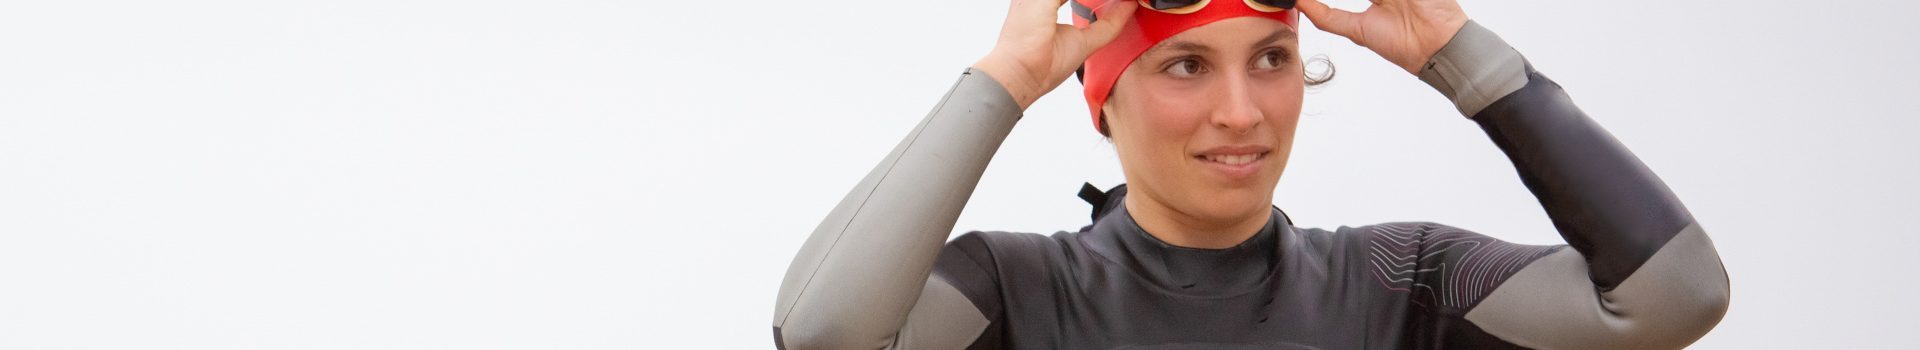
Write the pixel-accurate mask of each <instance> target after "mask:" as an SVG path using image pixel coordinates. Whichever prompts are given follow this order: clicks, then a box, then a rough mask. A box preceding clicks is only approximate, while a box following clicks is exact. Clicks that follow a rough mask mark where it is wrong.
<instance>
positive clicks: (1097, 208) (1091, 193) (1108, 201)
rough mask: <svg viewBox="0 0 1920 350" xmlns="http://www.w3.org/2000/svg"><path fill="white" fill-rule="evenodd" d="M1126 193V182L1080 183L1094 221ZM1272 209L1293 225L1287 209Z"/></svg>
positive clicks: (1082, 197) (1118, 202) (1110, 208)
mask: <svg viewBox="0 0 1920 350" xmlns="http://www.w3.org/2000/svg"><path fill="white" fill-rule="evenodd" d="M1126 195H1127V184H1120V185H1119V186H1113V189H1110V190H1106V191H1101V190H1100V188H1099V187H1093V183H1081V184H1080V199H1081V200H1085V201H1087V204H1088V205H1092V206H1093V215H1092V216H1093V221H1094V222H1100V217H1102V216H1107V213H1111V212H1113V209H1114V208H1118V207H1119V206H1120V205H1121V204H1120V199H1121V198H1125V197H1126ZM1273 210H1274V211H1279V212H1280V220H1282V221H1286V222H1287V225H1288V226H1292V225H1293V216H1290V215H1287V211H1285V210H1280V206H1278V205H1276V206H1273Z"/></svg>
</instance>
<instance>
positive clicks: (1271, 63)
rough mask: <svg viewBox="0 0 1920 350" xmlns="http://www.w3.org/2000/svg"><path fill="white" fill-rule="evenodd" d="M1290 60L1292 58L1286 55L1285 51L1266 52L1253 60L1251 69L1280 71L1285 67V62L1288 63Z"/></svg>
mask: <svg viewBox="0 0 1920 350" xmlns="http://www.w3.org/2000/svg"><path fill="white" fill-rule="evenodd" d="M1292 58H1293V57H1292V56H1290V55H1287V50H1281V49H1274V50H1267V52H1264V53H1261V54H1260V57H1257V58H1256V59H1254V60H1253V68H1254V69H1256V70H1271V69H1280V68H1281V67H1285V66H1286V65H1287V61H1290V60H1291V59H1292Z"/></svg>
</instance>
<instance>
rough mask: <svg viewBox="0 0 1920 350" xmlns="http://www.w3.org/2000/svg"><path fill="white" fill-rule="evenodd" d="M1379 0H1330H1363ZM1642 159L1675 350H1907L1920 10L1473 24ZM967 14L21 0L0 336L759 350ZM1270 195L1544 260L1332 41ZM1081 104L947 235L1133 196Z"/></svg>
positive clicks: (1460, 124) (1311, 36)
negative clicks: (1091, 188) (1678, 335)
mask: <svg viewBox="0 0 1920 350" xmlns="http://www.w3.org/2000/svg"><path fill="white" fill-rule="evenodd" d="M1363 4H1365V2H1363V1H1357V0H1343V1H1340V2H1338V3H1336V5H1345V6H1348V7H1349V8H1355V7H1357V6H1360V5H1363ZM1465 6H1466V8H1467V10H1468V13H1469V14H1470V15H1472V16H1473V17H1474V18H1476V19H1477V20H1479V21H1480V22H1481V23H1483V24H1484V25H1486V26H1487V27H1489V28H1492V29H1493V30H1494V31H1496V32H1498V33H1500V34H1501V35H1502V36H1504V37H1505V38H1506V39H1507V40H1508V41H1509V42H1511V43H1512V44H1513V45H1514V46H1516V47H1518V48H1519V49H1520V50H1521V52H1522V53H1524V54H1526V55H1527V56H1528V57H1529V58H1530V59H1531V60H1532V61H1533V62H1534V63H1535V64H1536V66H1537V67H1539V68H1540V69H1541V70H1542V71H1544V72H1545V73H1546V74H1548V75H1550V76H1551V77H1553V78H1554V79H1555V80H1557V81H1559V82H1560V83H1561V84H1563V85H1565V86H1566V88H1567V89H1568V90H1569V91H1570V92H1571V94H1572V95H1573V96H1574V97H1575V99H1576V100H1578V101H1579V102H1580V104H1581V106H1582V107H1583V108H1584V109H1585V110H1586V111H1587V112H1589V113H1590V114H1592V115H1593V116H1594V117H1595V118H1596V119H1597V120H1599V121H1600V122H1601V123H1602V124H1603V125H1605V126H1606V127H1608V128H1609V129H1610V130H1612V131H1613V133H1614V134H1615V135H1617V136H1618V137H1619V138H1620V139H1621V140H1622V141H1624V142H1625V143H1626V144H1627V145H1629V146H1630V147H1631V148H1633V149H1634V150H1635V151H1636V152H1637V153H1638V154H1639V155H1640V157H1641V158H1642V159H1644V160H1645V161H1646V162H1647V163H1648V164H1649V165H1651V166H1652V168H1653V169H1654V170H1655V171H1657V172H1659V173H1660V174H1661V175H1662V176H1663V177H1664V179H1665V180H1666V181H1667V183H1668V184H1669V185H1671V186H1672V187H1673V188H1674V190H1675V191H1677V192H1678V193H1679V196H1680V198H1681V199H1683V200H1685V201H1686V203H1687V205H1688V206H1689V207H1690V208H1691V209H1692V211H1693V213H1694V215H1695V216H1697V217H1698V218H1699V220H1700V221H1701V222H1703V223H1704V225H1705V227H1706V228H1707V229H1708V232H1709V233H1710V234H1711V236H1712V237H1713V239H1714V240H1715V242H1716V243H1717V244H1718V247H1719V250H1720V253H1721V255H1722V257H1723V258H1724V259H1725V263H1726V266H1727V268H1728V270H1729V272H1730V273H1731V278H1732V283H1733V304H1732V309H1731V310H1730V311H1729V312H1728V314H1727V316H1726V319H1725V321H1723V322H1722V323H1721V324H1720V326H1719V328H1718V329H1716V330H1714V332H1713V333H1711V334H1709V335H1708V336H1707V337H1706V338H1705V339H1704V340H1702V341H1701V342H1700V343H1698V344H1697V347H1698V348H1726V349H1731V348H1856V347H1864V348H1913V347H1916V346H1920V338H1916V337H1915V336H1914V334H1913V332H1914V330H1915V329H1920V321H1916V318H1914V317H1912V316H1913V315H1914V314H1915V313H1916V312H1920V302H1917V301H1915V300H1916V299H1915V298H1913V297H1912V296H1911V294H1912V293H1913V292H1914V290H1915V288H1916V287H1920V283H1917V282H1915V280H1914V279H1913V277H1911V276H1912V275H1913V274H1912V273H1911V271H1912V269H1913V266H1912V262H1913V261H1914V259H1913V255H1911V254H1913V252H1915V251H1916V250H1917V249H1920V239H1916V238H1915V237H1914V236H1913V233H1915V231H1916V230H1915V229H1914V228H1912V227H1913V219H1912V218H1913V216H1914V215H1915V213H1916V212H1920V185H1916V182H1915V181H1914V180H1913V179H1915V178H1916V177H1920V141H1916V140H1914V139H1913V138H1912V136H1913V135H1914V134H1915V133H1916V132H1920V121H1916V120H1915V118H1916V117H1920V116H1917V115H1916V113H1915V112H1916V111H1920V67H1916V63H1920V40H1916V39H1915V37H1916V36H1917V34H1920V21H1915V20H1913V17H1912V16H1913V15H1914V13H1916V12H1920V6H1916V5H1914V4H1913V3H1912V2H1906V1H1853V2H1844V3H1826V2H1794V1H1738V2H1727V1H1679V2H1608V1H1552V2H1545V1H1513V0H1500V1H1494V0H1487V1H1479V0H1469V1H1468V2H1467V3H1466V4H1465ZM1004 11H1005V3H1004V2H1002V1H998V0H976V1H878V0H845V1H834V2H827V3H821V2H810V1H760V0H750V1H680V2H663V1H522V2H500V1H404V0H403V1H309V2H263V1H18V0H11V1H6V2H5V3H4V4H0V348H4V349H453V348H459V349H616V348H728V349H734V348H766V347H770V346H771V331H770V328H769V326H770V320H771V319H772V313H773V302H774V296H775V290H776V288H777V287H778V285H779V283H780V279H781V276H782V273H783V271H784V270H785V269H786V265H787V263H788V261H789V260H790V259H791V258H792V256H793V253H794V252H795V251H796V249H797V248H798V247H799V246H800V243H801V241H802V240H803V238H805V236H806V235H807V234H808V233H809V232H810V231H811V230H812V228H813V227H814V225H815V224H816V223H817V222H818V221H817V220H819V219H820V218H821V216H822V215H823V214H825V213H826V212H827V211H828V209H829V208H830V207H831V206H832V204H833V203H835V202H836V201H838V200H839V199H840V196H841V194H843V193H844V191H846V190H847V189H849V188H850V187H851V186H852V185H853V184H854V183H855V182H856V181H858V180H859V178H860V177H861V176H863V175H864V174H865V173H866V172H867V171H868V169H869V168H870V167H871V166H872V165H873V164H874V163H875V162H877V161H878V160H879V159H880V158H881V157H882V156H883V155H884V154H885V153H886V151H887V150H888V149H889V148H891V147H892V146H893V145H894V143H895V142H896V141H898V138H899V137H900V136H902V135H903V134H904V133H905V132H906V131H907V130H908V129H909V128H910V127H911V126H912V125H913V124H914V123H915V122H916V121H918V120H919V119H920V118H921V117H922V116H924V114H925V113H926V111H927V110H928V109H929V108H930V107H932V105H933V103H934V102H935V101H936V100H937V99H938V98H939V96H940V95H941V93H943V92H945V90H946V89H947V87H948V86H949V85H950V84H951V83H952V82H953V80H954V79H955V78H956V77H957V75H958V73H959V72H960V71H961V70H962V68H963V67H965V66H967V65H969V64H971V63H972V62H973V61H974V60H975V59H977V58H978V57H979V56H980V55H982V54H984V53H985V52H987V50H988V49H989V48H990V47H991V45H992V42H993V38H994V36H995V33H996V32H997V30H998V27H999V22H1000V19H1001V17H1002V16H1003V14H1004ZM1303 45H1304V51H1306V53H1308V54H1326V55H1329V56H1330V57H1331V58H1332V59H1333V61H1334V62H1335V64H1336V65H1337V66H1338V68H1339V76H1338V77H1337V78H1336V79H1335V80H1334V83H1333V84H1332V85H1330V86H1327V87H1324V88H1320V89H1315V90H1312V91H1310V92H1309V93H1308V95H1307V97H1306V99H1307V106H1306V115H1305V116H1304V120H1303V122H1302V126H1301V130H1300V131H1299V136H1298V140H1297V144H1296V146H1295V154H1294V156H1293V162H1292V164H1291V165H1290V166H1289V168H1288V170H1289V171H1288V173H1287V175H1286V177H1285V178H1284V180H1283V181H1281V187H1280V190H1279V193H1278V195H1277V196H1278V204H1279V205H1280V206H1281V207H1282V208H1285V209H1287V210H1288V212H1289V213H1290V214H1292V215H1293V217H1294V218H1295V219H1296V221H1298V222H1299V223H1300V224H1301V225H1305V226H1319V227H1334V226H1339V225H1343V224H1345V225H1359V224H1370V223H1377V222H1383V221H1397V220H1430V221H1438V222H1443V223H1448V224H1452V225H1455V226H1461V227H1466V228H1470V229H1474V230H1477V231H1480V232H1484V233H1488V234H1491V235H1494V236H1497V237H1501V238H1505V239H1508V240H1513V241H1519V242H1527V243H1542V244H1545V243H1556V242H1558V240H1559V237H1558V236H1557V235H1556V234H1555V232H1554V230H1553V227H1552V225H1551V224H1550V223H1549V222H1548V220H1547V218H1546V216H1545V215H1544V214H1543V213H1542V212H1541V210H1540V209H1539V208H1538V206H1537V203H1535V202H1534V201H1533V199H1532V198H1531V197H1530V196H1529V195H1528V193H1527V192H1526V190H1525V189H1524V188H1523V187H1522V186H1521V185H1520V183H1519V181H1517V178H1516V177H1515V176H1514V174H1513V171H1512V168H1511V166H1510V165H1509V164H1507V163H1506V161H1505V159H1504V158H1503V157H1502V156H1501V155H1500V153H1499V152H1498V151H1497V150H1496V149H1494V147H1493V146H1492V144H1491V143H1490V142H1488V141H1487V140H1486V138H1485V136H1484V135H1482V134H1481V132H1480V131H1479V130H1478V129H1477V128H1476V127H1475V126H1474V125H1473V124H1472V123H1471V122H1468V121H1466V120H1464V119H1463V118H1461V117H1459V116H1458V115H1456V113H1455V112H1454V111H1453V109H1452V108H1451V107H1450V106H1449V105H1447V103H1446V101H1444V100H1443V99H1442V98H1441V97H1440V96H1439V94H1437V93H1434V92H1432V91H1431V90H1430V89H1429V88H1427V87H1426V86H1424V85H1422V84H1421V83H1419V82H1418V81H1417V80H1415V79H1414V78H1413V77H1412V76H1411V75H1409V74H1406V73H1405V72H1402V71H1399V70H1397V69H1396V68H1394V67H1392V66H1390V65H1388V64H1386V63H1385V62H1384V61H1382V60H1380V59H1379V58H1377V57H1374V56H1372V55H1371V54H1370V53H1368V52H1366V51H1364V50H1362V49H1359V48H1357V47H1355V46H1353V45H1352V44H1350V43H1349V42H1347V41H1345V40H1344V39H1339V38H1336V37H1332V36H1330V35H1328V34H1325V33H1322V32H1319V31H1316V30H1308V31H1307V34H1306V35H1305V37H1304V38H1303ZM1078 89H1079V86H1078V85H1077V84H1075V83H1071V82H1070V83H1068V84H1066V85H1064V86H1063V87H1062V88H1061V89H1060V91H1057V92H1058V93H1056V94H1054V95H1050V96H1048V97H1047V98H1045V99H1042V100H1041V101H1040V102H1039V103H1038V104H1036V105H1035V106H1033V108H1031V109H1030V110H1029V111H1028V113H1027V117H1026V118H1025V119H1024V120H1023V121H1022V122H1021V125H1019V127H1018V128H1016V129H1015V130H1014V133H1013V135H1012V137H1011V138H1010V139H1009V140H1008V141H1007V142H1006V144H1005V146H1004V147H1003V148H1002V149H1001V151H1000V153H999V155H998V156H997V158H995V160H994V163H993V165H992V167H991V168H990V169H989V170H988V171H987V174H986V178H985V179H983V180H982V181H981V184H980V188H979V190H978V192H976V194H975V196H974V198H973V200H972V202H971V205H970V206H969V207H968V209H967V212H966V213H965V215H964V216H963V217H962V218H961V220H960V224H959V230H963V231H964V230H973V229H994V230H1015V231H1030V232H1052V231H1055V230H1067V229H1074V228H1077V227H1079V226H1081V225H1083V224H1085V221H1086V213H1087V206H1086V205H1085V204H1083V203H1082V202H1081V201H1080V200H1079V199H1077V198H1075V197H1074V193H1075V191H1076V190H1077V189H1078V187H1079V185H1080V183H1081V182H1083V181H1090V182H1093V183H1094V184H1096V185H1100V186H1102V187H1105V186H1111V185H1113V184H1116V183H1119V182H1120V181H1121V179H1120V175H1119V169H1118V165H1117V163H1116V162H1115V160H1114V156H1113V154H1112V151H1111V146H1110V145H1108V144H1107V143H1105V142H1104V141H1102V140H1101V139H1100V138H1099V137H1098V136H1097V135H1096V134H1095V133H1093V132H1092V130H1091V127H1090V125H1089V121H1088V120H1087V117H1086V114H1085V113H1086V112H1085V111H1084V110H1083V109H1082V108H1083V107H1082V106H1084V105H1083V104H1082V102H1081V100H1080V99H1079V97H1078Z"/></svg>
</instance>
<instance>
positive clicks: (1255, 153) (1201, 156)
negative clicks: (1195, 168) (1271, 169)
mask: <svg viewBox="0 0 1920 350" xmlns="http://www.w3.org/2000/svg"><path fill="white" fill-rule="evenodd" d="M1272 154H1273V148H1271V147H1267V146H1261V145H1252V144H1247V145H1228V146H1219V147H1213V148H1208V149H1206V150H1204V151H1200V152H1199V153H1194V154H1193V156H1192V158H1191V159H1193V161H1195V162H1199V163H1200V164H1201V165H1202V166H1205V167H1206V168H1208V169H1211V170H1213V171H1212V172H1213V173H1217V174H1220V175H1221V176H1222V177H1225V178H1227V179H1228V180H1244V179H1247V178H1251V177H1253V176H1254V175H1255V174H1258V173H1260V168H1261V167H1262V165H1265V164H1266V161H1267V156H1269V155H1272ZM1245 157H1252V159H1250V160H1249V159H1246V158H1245Z"/></svg>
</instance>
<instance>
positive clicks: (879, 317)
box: [773, 69, 1020, 349]
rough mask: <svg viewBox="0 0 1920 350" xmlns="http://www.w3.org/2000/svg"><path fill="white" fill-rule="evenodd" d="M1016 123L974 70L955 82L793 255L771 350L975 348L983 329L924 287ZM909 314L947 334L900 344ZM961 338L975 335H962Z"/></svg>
mask: <svg viewBox="0 0 1920 350" xmlns="http://www.w3.org/2000/svg"><path fill="white" fill-rule="evenodd" d="M1019 117H1020V106H1019V105H1018V104H1016V103H1015V101H1014V100H1013V97H1012V96H1011V95H1008V94H1007V92H1006V90H1004V89H1002V88H1001V86H1000V84H999V83H997V82H995V81H994V80H993V78H991V77H988V76H987V75H986V74H984V73H982V72H981V71H979V70H974V69H968V70H967V72H966V73H964V74H961V76H960V81H958V82H955V83H954V85H953V89H952V90H951V91H948V92H947V96H946V98H943V99H941V101H940V104H938V105H936V106H934V108H933V112H932V113H929V114H928V115H927V117H926V119H924V120H922V121H921V122H920V125H919V126H917V127H915V128H914V129H913V132H911V133H908V134H907V137H906V139H905V140H901V141H900V145H899V146H895V147H894V149H893V152H892V153H890V154H888V155H887V157H886V158H885V159H883V160H881V161H880V165H878V166H875V167H874V169H873V172H871V173H869V174H868V175H867V177H866V178H865V179H863V180H861V181H860V184H859V185H856V186H854V188H853V191H851V192H848V193H847V196H846V198H844V199H841V200H840V204H839V205H838V206H835V207H834V209H833V211H832V212H831V213H829V214H827V218H826V219H825V220H822V221H821V222H820V226H819V227H817V228H815V229H814V230H813V235H812V236H809V237H808V238H807V242H806V244H805V245H803V246H801V248H800V253H799V254H798V255H795V256H794V258H793V263H792V264H790V265H788V267H787V277H786V279H784V280H783V281H781V283H780V299H779V301H778V302H776V303H775V309H774V316H773V334H774V342H775V344H777V345H778V346H780V347H781V348H790V349H815V348H820V349H877V348H885V347H892V346H895V345H905V344H896V342H899V341H904V342H905V343H911V342H912V341H915V340H919V341H922V342H927V341H937V340H941V339H946V338H954V337H963V338H965V339H961V340H957V341H959V342H958V343H957V344H960V345H959V346H965V344H967V343H970V342H972V340H973V338H972V337H973V336H974V335H977V333H978V332H979V330H980V329H983V328H985V327H986V319H985V318H984V317H982V316H981V315H980V313H979V312H978V311H975V310H974V309H973V306H972V304H971V303H969V302H968V301H967V300H966V298H965V297H963V296H961V295H960V293H959V292H958V291H957V290H955V289H954V287H953V286H952V285H950V284H947V283H945V282H944V281H940V280H938V279H935V280H931V281H930V280H928V274H929V273H930V272H931V271H932V270H933V263H934V259H935V258H936V257H938V256H939V254H940V247H941V245H942V244H943V243H944V242H946V241H947V236H948V234H949V233H951V232H953V223H954V220H957V219H959V217H960V209H961V208H962V207H965V206H966V204H967V198H968V197H970V196H972V194H973V189H974V186H975V185H976V184H978V183H979V181H980V175H981V173H982V172H984V171H986V169H987V161H988V160H989V159H992V158H993V153H994V151H996V150H998V149H999V148H1000V143H1001V141H1004V140H1005V139H1006V137H1007V133H1009V132H1011V131H1012V130H1013V125H1014V122H1015V121H1016V120H1018V119H1019ZM923 293H924V296H923ZM923 299H924V300H923ZM916 303H920V304H925V306H922V307H919V308H923V309H926V310H931V311H928V312H925V313H929V314H928V315H921V316H918V317H916V319H922V320H924V321H923V322H932V323H941V324H944V325H945V327H919V328H925V330H922V331H919V333H923V334H920V335H917V336H914V337H911V338H908V339H901V338H900V337H899V336H900V335H901V334H902V330H903V329H905V328H906V327H905V326H906V325H907V323H908V317H909V316H908V315H909V311H910V310H914V309H916V307H915V304H916ZM969 312H971V313H970V314H969ZM931 313H939V315H933V314H931ZM968 330H971V331H972V332H973V333H974V334H960V333H965V332H967V331H968ZM937 332H948V333H953V334H936V333H937ZM945 344H956V343H945ZM922 345H932V344H922Z"/></svg>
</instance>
